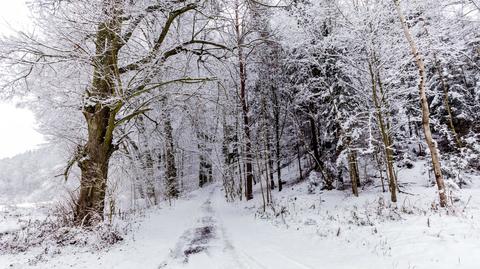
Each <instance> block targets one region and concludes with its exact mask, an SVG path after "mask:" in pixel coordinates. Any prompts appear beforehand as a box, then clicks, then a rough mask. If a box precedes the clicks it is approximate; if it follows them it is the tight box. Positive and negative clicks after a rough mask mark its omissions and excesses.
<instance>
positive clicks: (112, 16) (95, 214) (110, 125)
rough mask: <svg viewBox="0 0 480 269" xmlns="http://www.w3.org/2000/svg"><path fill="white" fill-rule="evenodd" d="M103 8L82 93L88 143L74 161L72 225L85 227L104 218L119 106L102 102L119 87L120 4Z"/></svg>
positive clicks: (116, 2)
mask: <svg viewBox="0 0 480 269" xmlns="http://www.w3.org/2000/svg"><path fill="white" fill-rule="evenodd" d="M103 5H104V9H105V12H106V13H107V14H108V18H107V20H106V21H105V22H103V23H100V24H99V26H98V29H97V33H96V42H95V43H96V56H95V58H94V60H93V65H94V71H93V81H92V86H91V88H90V89H89V90H87V91H86V99H88V100H89V101H88V102H85V105H84V107H83V115H84V117H85V120H86V123H87V130H88V140H87V143H86V145H85V146H84V147H83V150H82V152H81V155H82V156H81V158H80V159H79V161H78V166H79V167H80V170H81V178H80V193H79V196H78V200H77V203H76V208H75V212H74V221H75V223H76V224H79V225H86V226H90V225H93V224H95V222H97V221H99V220H103V217H104V205H105V193H106V188H107V178H108V165H109V160H110V157H111V155H112V153H113V151H114V150H115V148H114V146H113V143H112V141H113V130H114V128H115V116H116V113H117V112H118V108H119V107H120V106H119V105H118V104H117V106H116V107H115V108H112V107H111V106H110V105H108V104H104V103H102V101H103V100H108V99H109V98H111V97H112V96H114V95H115V92H116V90H118V87H120V85H118V83H117V82H118V80H117V78H118V72H117V70H118V60H117V55H118V50H119V48H120V45H119V40H118V34H117V33H118V32H119V31H120V26H121V21H120V19H119V18H118V16H119V14H120V10H121V1H120V0H117V1H107V0H105V1H104V4H103ZM90 100H91V101H90Z"/></svg>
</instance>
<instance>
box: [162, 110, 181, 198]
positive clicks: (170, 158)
mask: <svg viewBox="0 0 480 269" xmlns="http://www.w3.org/2000/svg"><path fill="white" fill-rule="evenodd" d="M164 124H165V126H164V135H165V166H166V167H165V169H166V171H165V187H166V193H167V196H168V198H177V197H178V193H179V191H178V180H177V167H176V164H175V144H174V142H173V129H172V123H171V120H170V114H169V113H168V111H167V112H166V113H165V123H164Z"/></svg>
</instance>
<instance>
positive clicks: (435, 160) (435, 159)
mask: <svg viewBox="0 0 480 269" xmlns="http://www.w3.org/2000/svg"><path fill="white" fill-rule="evenodd" d="M393 2H394V3H395V8H396V9H397V13H398V17H399V19H400V22H401V24H402V28H403V32H404V34H405V38H406V39H407V41H408V44H409V45H410V49H411V52H412V55H413V56H414V57H415V64H416V66H417V69H418V75H419V77H420V82H419V84H418V89H419V94H420V102H421V107H422V127H423V132H424V134H425V140H426V142H427V145H428V149H429V150H430V155H431V157H432V166H433V172H434V174H435V180H436V182H437V188H438V194H439V198H440V206H441V207H445V206H447V195H446V193H445V182H444V180H443V174H442V168H441V165H440V156H439V153H438V149H437V145H436V143H435V141H434V140H433V137H432V131H431V129H430V109H429V105H428V100H427V94H426V92H425V79H426V76H425V63H424V61H423V58H422V56H421V54H420V52H419V51H418V48H417V45H416V43H415V40H414V39H413V37H412V35H411V33H410V30H409V28H408V25H407V22H406V20H405V16H404V15H403V13H402V9H401V8H400V1H399V0H393Z"/></svg>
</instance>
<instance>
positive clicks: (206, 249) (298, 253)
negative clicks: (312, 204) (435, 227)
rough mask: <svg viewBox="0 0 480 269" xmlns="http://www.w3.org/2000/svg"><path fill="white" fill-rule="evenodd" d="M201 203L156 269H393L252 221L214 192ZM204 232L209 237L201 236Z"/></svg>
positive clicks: (364, 254) (333, 243) (337, 245)
mask: <svg viewBox="0 0 480 269" xmlns="http://www.w3.org/2000/svg"><path fill="white" fill-rule="evenodd" d="M208 197H209V198H208V199H207V200H206V201H205V202H203V203H201V206H200V212H202V214H201V216H200V217H197V220H196V221H195V225H194V226H192V227H190V228H188V229H187V230H186V231H185V232H184V233H183V235H182V236H181V237H180V239H179V240H178V242H177V244H176V246H175V248H174V249H175V250H174V251H173V252H172V253H171V254H170V256H169V258H168V259H167V260H166V261H164V262H163V263H162V265H161V266H160V268H172V269H175V268H218V269H227V268H228V269H237V268H238V269H243V268H245V269H257V268H258V269H270V268H271V269H274V268H275V269H317V268H345V269H347V268H349V269H351V268H352V263H351V262H349V261H355V268H365V269H367V268H395V264H394V263H393V262H392V261H391V260H390V259H385V258H384V257H382V258H380V257H378V258H375V257H372V256H373V255H372V253H371V252H369V251H368V250H366V249H364V250H363V251H362V250H359V249H357V248H355V247H353V246H351V247H348V246H346V245H345V244H344V243H342V242H340V241H338V240H334V239H325V238H321V237H317V238H312V237H310V236H308V235H306V234H302V233H300V232H297V231H290V230H285V229H282V228H277V227H274V226H272V225H270V224H268V223H266V222H262V221H259V220H256V219H255V218H254V217H253V216H252V215H251V214H248V212H245V211H244V210H243V208H241V207H240V206H239V205H238V204H237V206H234V205H232V204H228V203H226V202H225V199H224V198H223V196H222V193H221V191H220V190H219V189H218V188H214V189H212V190H211V192H210V195H209V196H208ZM205 231H208V232H207V233H205Z"/></svg>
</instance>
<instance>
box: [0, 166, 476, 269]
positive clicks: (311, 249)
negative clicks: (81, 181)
mask: <svg viewBox="0 0 480 269" xmlns="http://www.w3.org/2000/svg"><path fill="white" fill-rule="evenodd" d="M423 170H424V167H423V164H422V163H417V164H416V166H415V168H414V169H411V170H402V171H400V174H399V180H400V181H401V183H408V184H407V186H408V187H406V190H407V191H408V192H409V193H410V194H400V195H399V202H398V203H397V207H398V209H394V208H393V205H392V204H391V203H389V202H388V201H389V194H388V193H382V192H381V188H379V187H374V186H372V187H365V189H363V190H362V191H361V192H360V197H358V198H356V197H353V196H352V195H351V194H350V193H349V192H348V190H346V191H328V192H327V191H324V192H321V191H319V190H317V192H316V193H314V194H308V191H307V188H308V186H307V184H308V182H304V183H299V184H289V185H287V186H286V188H285V190H284V191H283V192H282V193H280V194H279V193H277V192H276V191H274V199H275V203H274V204H275V206H274V208H275V212H276V213H278V215H277V216H275V213H274V211H273V210H272V208H271V207H268V208H267V210H266V212H265V213H263V210H262V206H261V205H262V202H261V195H260V193H259V192H258V189H257V192H256V193H255V199H254V200H252V201H249V202H245V201H237V202H234V203H227V202H226V201H225V199H224V196H223V191H222V190H221V187H220V186H218V185H211V186H209V187H207V188H204V189H202V190H197V191H194V192H192V193H190V194H188V195H186V196H185V197H182V198H181V199H179V200H177V201H175V202H174V204H173V205H171V206H170V205H168V203H167V202H164V203H162V204H161V205H160V206H158V207H157V208H153V209H151V210H149V211H148V212H147V213H146V215H145V217H144V218H142V219H141V220H140V221H139V222H138V223H132V225H133V227H134V228H133V231H132V232H131V233H130V234H129V235H128V236H127V238H125V240H124V241H123V242H121V243H118V244H117V245H114V246H113V247H112V248H110V249H106V250H102V251H91V250H89V249H85V248H82V247H73V246H71V247H62V248H59V251H57V252H56V253H54V254H49V255H48V256H47V257H46V258H44V259H41V260H40V261H37V262H32V261H35V257H38V255H39V253H42V251H43V249H32V250H29V251H27V252H25V253H21V254H7V255H2V256H0V268H15V269H18V268H78V269H80V268H89V269H90V268H112V269H113V268H115V269H131V268H146V269H148V268H152V269H153V268H155V269H156V268H170V269H172V268H173V269H176V268H179V269H181V268H195V269H202V268H222V269H237V268H238V269H257V268H258V269H263V268H271V269H274V268H275V269H307V268H308V269H319V268H327V269H340V268H342V269H343V268H344V269H372V268H385V269H387V268H416V269H430V268H436V269H452V268H472V269H473V268H479V267H478V264H479V263H480V244H479V243H478V242H479V240H480V238H479V237H480V229H479V228H480V227H479V225H480V221H479V220H478V216H479V213H480V191H479V189H478V188H476V187H472V188H471V189H464V190H462V191H461V193H460V194H457V196H459V198H460V202H457V203H455V205H454V206H453V207H452V208H451V209H450V210H444V209H435V208H434V207H432V203H433V202H434V201H435V200H436V195H437V194H436V192H435V187H426V186H424V185H426V184H427V182H428V180H427V176H426V174H424V173H423V172H422V171H423ZM477 181H478V179H477ZM257 185H258V184H257ZM257 187H258V186H257ZM282 208H283V210H281V209H282ZM279 212H283V213H279ZM13 226H14V225H13ZM13 228H15V227H12V224H11V223H10V224H9V223H4V222H0V231H6V230H8V229H13Z"/></svg>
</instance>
